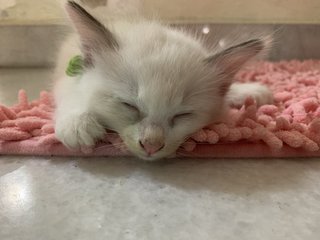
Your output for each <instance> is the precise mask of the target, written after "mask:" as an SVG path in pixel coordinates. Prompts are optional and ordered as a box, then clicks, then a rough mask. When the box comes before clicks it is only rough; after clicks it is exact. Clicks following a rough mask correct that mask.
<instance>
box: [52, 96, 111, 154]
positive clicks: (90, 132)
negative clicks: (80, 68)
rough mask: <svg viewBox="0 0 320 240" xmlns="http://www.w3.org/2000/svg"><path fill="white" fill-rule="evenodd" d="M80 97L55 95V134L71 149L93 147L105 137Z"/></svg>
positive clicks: (83, 99)
mask: <svg viewBox="0 0 320 240" xmlns="http://www.w3.org/2000/svg"><path fill="white" fill-rule="evenodd" d="M73 93H74V92H73ZM82 96H83V95H82ZM82 96H81V95H77V94H71V95H70V92H69V95H65V94H64V95H61V93H59V94H57V95H56V99H57V97H59V98H58V100H57V108H56V113H55V134H56V137H57V138H58V139H59V140H60V141H61V142H62V143H63V144H64V145H65V146H67V147H69V148H73V149H78V148H80V147H81V146H93V145H94V144H95V142H96V141H97V140H99V139H102V138H103V137H104V135H105V129H104V127H103V126H102V125H101V124H100V123H99V122H98V119H97V117H96V115H95V114H94V113H93V112H92V111H91V110H90V106H89V105H88V102H87V100H86V99H85V98H83V97H82Z"/></svg>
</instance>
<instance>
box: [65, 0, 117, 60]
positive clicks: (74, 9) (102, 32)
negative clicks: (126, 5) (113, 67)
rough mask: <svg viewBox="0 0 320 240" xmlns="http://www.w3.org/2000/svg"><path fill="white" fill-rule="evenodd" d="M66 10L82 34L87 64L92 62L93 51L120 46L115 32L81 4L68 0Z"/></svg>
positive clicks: (82, 45)
mask: <svg viewBox="0 0 320 240" xmlns="http://www.w3.org/2000/svg"><path fill="white" fill-rule="evenodd" d="M66 11H67V13H68V15H69V17H70V19H71V21H72V23H73V25H74V27H75V29H76V30H77V32H78V34H79V36H80V41H81V50H82V52H83V55H84V58H85V63H86V64H87V65H90V64H92V60H93V59H92V54H93V53H99V52H101V50H103V49H109V50H116V49H117V48H118V47H119V45H118V43H117V41H116V39H115V37H114V36H113V34H112V33H111V32H110V31H109V30H108V29H107V28H106V27H105V26H104V25H103V24H102V23H100V22H99V21H98V20H97V19H95V18H94V17H93V16H92V15H90V14H89V13H88V12H87V11H86V10H85V9H84V8H83V7H81V6H80V5H79V4H77V3H75V2H74V1H68V3H67V4H66Z"/></svg>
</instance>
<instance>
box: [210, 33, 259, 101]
mask: <svg viewBox="0 0 320 240" xmlns="http://www.w3.org/2000/svg"><path fill="white" fill-rule="evenodd" d="M264 48H265V43H264V41H263V40H260V39H254V40H250V41H247V42H243V43H240V44H238V45H235V46H232V47H230V48H227V49H225V50H223V51H222V52H220V53H217V54H215V55H213V56H210V57H208V58H207V59H206V60H205V62H206V63H207V64H210V65H213V66H214V67H215V68H216V69H217V71H218V72H219V77H220V78H221V82H222V84H221V86H220V92H221V94H222V95H224V94H225V93H226V92H227V91H228V89H229V87H230V85H231V84H232V81H233V78H234V75H235V74H236V73H237V72H238V71H239V70H240V69H241V67H243V65H244V64H245V63H246V62H248V61H249V60H250V59H251V58H253V57H255V56H256V55H257V54H258V53H260V52H261V51H262V50H263V49H264Z"/></svg>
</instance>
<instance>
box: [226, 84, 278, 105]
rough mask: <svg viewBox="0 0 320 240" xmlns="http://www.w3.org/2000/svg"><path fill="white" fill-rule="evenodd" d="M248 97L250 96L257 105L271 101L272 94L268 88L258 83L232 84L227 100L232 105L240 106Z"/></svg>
mask: <svg viewBox="0 0 320 240" xmlns="http://www.w3.org/2000/svg"><path fill="white" fill-rule="evenodd" d="M248 97H252V98H253V99H254V100H255V102H256V103H257V105H258V106H261V105H265V104H272V103H273V94H272V92H271V91H270V89H269V88H268V87H266V86H264V85H261V84H259V83H235V84H232V85H231V87H230V90H229V92H228V96H227V101H228V104H229V105H230V106H232V107H241V106H242V105H243V104H244V103H245V101H246V99H247V98H248Z"/></svg>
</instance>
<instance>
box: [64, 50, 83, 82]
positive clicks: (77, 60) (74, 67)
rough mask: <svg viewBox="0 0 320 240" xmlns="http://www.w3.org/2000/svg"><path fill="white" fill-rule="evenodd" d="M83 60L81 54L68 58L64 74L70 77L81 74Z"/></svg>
mask: <svg viewBox="0 0 320 240" xmlns="http://www.w3.org/2000/svg"><path fill="white" fill-rule="evenodd" d="M83 66H84V61H83V58H82V56H80V55H77V56H74V57H73V58H71V59H70V61H69V64H68V68H67V70H66V74H67V75H68V76H70V77H74V76H77V75H81V74H82V73H83Z"/></svg>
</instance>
